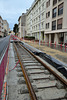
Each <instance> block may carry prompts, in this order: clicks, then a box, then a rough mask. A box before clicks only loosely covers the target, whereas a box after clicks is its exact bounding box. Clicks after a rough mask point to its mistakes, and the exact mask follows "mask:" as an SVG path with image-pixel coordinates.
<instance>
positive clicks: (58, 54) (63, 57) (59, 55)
mask: <svg viewBox="0 0 67 100" xmlns="http://www.w3.org/2000/svg"><path fill="white" fill-rule="evenodd" d="M23 42H25V43H28V44H29V45H31V46H33V47H35V48H37V49H39V50H41V51H42V52H44V53H46V54H48V55H50V56H52V57H54V58H56V59H58V60H60V61H62V62H64V63H66V64H67V53H65V52H62V51H59V50H56V49H52V48H50V47H47V46H42V45H40V46H39V44H37V43H35V42H34V43H33V42H32V41H27V40H24V41H23Z"/></svg>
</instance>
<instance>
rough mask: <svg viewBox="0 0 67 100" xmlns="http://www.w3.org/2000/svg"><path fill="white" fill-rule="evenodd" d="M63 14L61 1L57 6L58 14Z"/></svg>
mask: <svg viewBox="0 0 67 100" xmlns="http://www.w3.org/2000/svg"><path fill="white" fill-rule="evenodd" d="M61 14H63V3H62V4H61V5H59V6H58V15H61Z"/></svg>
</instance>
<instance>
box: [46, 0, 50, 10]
mask: <svg viewBox="0 0 67 100" xmlns="http://www.w3.org/2000/svg"><path fill="white" fill-rule="evenodd" d="M49 6H50V0H48V2H46V8H47V7H49Z"/></svg>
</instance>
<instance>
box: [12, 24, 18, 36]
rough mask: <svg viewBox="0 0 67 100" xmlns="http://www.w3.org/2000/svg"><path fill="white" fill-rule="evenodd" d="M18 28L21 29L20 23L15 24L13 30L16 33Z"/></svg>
mask: <svg viewBox="0 0 67 100" xmlns="http://www.w3.org/2000/svg"><path fill="white" fill-rule="evenodd" d="M18 30H19V28H18V24H15V25H14V28H13V32H15V35H16V34H17V33H18Z"/></svg>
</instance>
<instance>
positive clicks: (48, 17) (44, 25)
mask: <svg viewBox="0 0 67 100" xmlns="http://www.w3.org/2000/svg"><path fill="white" fill-rule="evenodd" d="M66 8H67V0H35V1H34V2H33V4H32V5H31V7H30V8H29V9H28V10H27V17H26V29H27V35H31V36H35V38H36V39H38V40H39V39H40V40H44V41H45V42H49V43H51V42H52V43H57V44H58V43H67V12H66Z"/></svg>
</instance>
